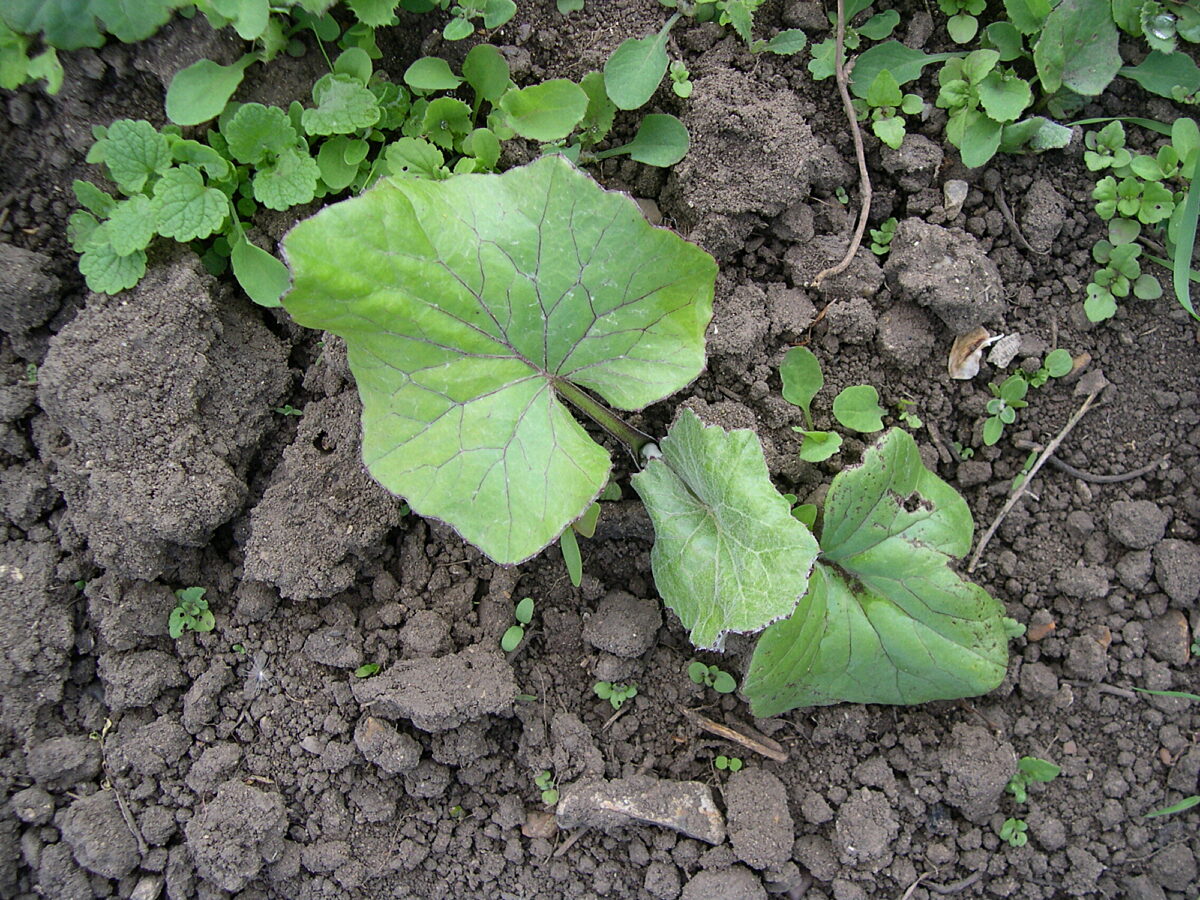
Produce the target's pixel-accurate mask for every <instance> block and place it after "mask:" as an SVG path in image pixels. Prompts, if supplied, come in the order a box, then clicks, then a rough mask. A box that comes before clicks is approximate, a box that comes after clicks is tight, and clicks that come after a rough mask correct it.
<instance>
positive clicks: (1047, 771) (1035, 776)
mask: <svg viewBox="0 0 1200 900" xmlns="http://www.w3.org/2000/svg"><path fill="white" fill-rule="evenodd" d="M1061 771H1062V769H1060V768H1059V767H1058V766H1056V765H1055V764H1054V763H1052V762H1050V761H1049V760H1045V759H1039V758H1038V757H1036V756H1022V757H1021V761H1020V762H1018V763H1017V773H1016V774H1015V775H1013V777H1012V778H1010V779H1009V780H1008V784H1006V785H1005V786H1004V789H1005V790H1006V791H1008V792H1009V793H1010V794H1012V795H1013V799H1014V800H1016V801H1017V802H1018V803H1025V802H1026V801H1027V800H1028V799H1029V793H1028V791H1027V790H1026V788H1028V787H1029V785H1030V784H1032V783H1033V782H1035V781H1036V782H1040V783H1042V784H1045V783H1048V782H1051V781H1053V780H1054V779H1055V778H1057V777H1058V773H1059V772H1061ZM1001 837H1003V835H1001ZM1015 846H1019V845H1015Z"/></svg>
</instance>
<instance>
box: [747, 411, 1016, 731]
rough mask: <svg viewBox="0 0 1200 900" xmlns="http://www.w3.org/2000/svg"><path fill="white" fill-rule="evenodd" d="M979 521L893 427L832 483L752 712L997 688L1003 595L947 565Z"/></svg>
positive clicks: (756, 683) (923, 698) (770, 644)
mask: <svg viewBox="0 0 1200 900" xmlns="http://www.w3.org/2000/svg"><path fill="white" fill-rule="evenodd" d="M972 533H973V523H972V521H971V514H970V511H969V510H968V508H967V505H966V503H965V502H964V501H963V499H962V497H960V496H959V495H958V493H957V492H956V491H955V490H954V489H953V488H952V487H950V486H949V485H948V484H946V483H945V482H944V481H942V480H941V479H940V478H938V477H937V476H936V475H934V474H933V473H932V472H930V471H929V470H928V469H926V468H925V466H924V464H923V463H922V462H921V456H920V453H919V452H918V450H917V444H916V442H915V441H914V440H913V439H912V436H911V435H909V434H908V433H907V432H905V431H903V430H902V429H898V428H896V429H892V430H891V431H889V432H888V433H887V434H885V435H884V436H883V437H882V438H881V439H880V440H879V441H877V442H876V443H875V445H874V446H872V447H871V448H870V449H868V450H867V452H866V454H865V455H864V457H863V464H862V465H861V466H859V467H857V468H855V469H847V470H845V471H843V472H841V473H840V474H839V475H838V476H837V477H836V478H834V480H833V484H832V485H831V486H830V488H829V494H828V499H827V500H826V504H825V514H824V527H823V530H822V533H821V552H822V560H821V562H819V563H818V564H817V566H816V567H815V568H814V570H813V574H812V578H811V581H810V585H811V587H810V589H809V592H808V594H806V595H805V597H804V598H803V599H802V600H801V601H800V604H799V606H798V607H797V609H796V612H795V614H794V615H793V616H792V617H791V618H790V619H788V620H786V621H784V622H779V623H776V624H775V625H772V626H771V627H770V628H768V629H767V631H766V632H764V633H763V635H762V637H761V638H760V639H759V642H758V646H757V648H756V649H755V651H754V657H753V658H752V660H751V663H750V670H749V672H748V673H747V676H746V679H745V681H744V682H743V684H742V689H743V691H745V693H746V696H747V697H748V698H749V699H750V702H751V709H752V710H753V712H754V714H755V715H756V716H770V715H775V714H777V713H780V712H783V711H785V710H788V709H794V708H796V707H800V706H814V705H823V704H829V703H837V702H842V701H846V702H853V703H903V704H912V703H924V702H927V701H929V700H939V699H951V698H957V697H969V696H975V695H977V694H982V693H986V692H987V691H990V690H992V689H993V688H995V687H996V686H997V685H998V684H999V683H1000V682H1001V680H1003V678H1004V672H1005V668H1006V666H1007V662H1008V649H1007V648H1008V635H1007V633H1006V630H1005V618H1004V607H1003V606H1002V605H1001V604H1000V603H999V602H998V601H997V600H995V599H993V598H992V597H990V596H989V595H988V594H987V592H986V591H984V590H983V588H981V587H979V586H978V585H974V584H971V583H970V582H967V581H963V580H962V579H960V578H959V577H958V575H956V574H955V573H954V571H953V570H951V569H950V567H949V565H948V564H949V563H950V561H951V560H952V559H955V558H958V557H961V556H963V555H964V554H965V553H966V552H967V550H969V549H970V546H971V538H972Z"/></svg>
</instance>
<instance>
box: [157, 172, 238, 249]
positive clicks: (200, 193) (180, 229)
mask: <svg viewBox="0 0 1200 900" xmlns="http://www.w3.org/2000/svg"><path fill="white" fill-rule="evenodd" d="M154 211H155V228H156V230H157V231H158V233H159V234H161V235H162V236H163V237H169V238H174V239H175V240H177V241H192V240H195V239H196V238H202V237H208V236H209V235H210V234H212V233H213V232H214V231H219V230H220V229H221V226H222V225H224V224H225V217H226V215H228V213H229V198H227V197H226V196H225V195H224V194H223V193H221V192H220V191H218V190H217V189H216V188H210V187H205V186H204V177H203V176H202V175H201V174H200V170H199V169H195V168H193V167H192V166H177V167H176V168H174V169H170V170H169V171H167V173H166V174H165V175H163V177H162V179H161V180H160V181H159V182H158V184H156V185H155V186H154Z"/></svg>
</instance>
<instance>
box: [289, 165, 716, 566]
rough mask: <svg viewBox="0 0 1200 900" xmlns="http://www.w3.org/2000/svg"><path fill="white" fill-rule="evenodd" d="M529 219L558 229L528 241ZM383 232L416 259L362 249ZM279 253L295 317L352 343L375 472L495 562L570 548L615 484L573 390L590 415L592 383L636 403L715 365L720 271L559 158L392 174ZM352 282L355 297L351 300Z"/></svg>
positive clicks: (607, 394)
mask: <svg viewBox="0 0 1200 900" xmlns="http://www.w3.org/2000/svg"><path fill="white" fill-rule="evenodd" d="M530 208H538V209H540V210H542V211H543V212H542V216H541V221H543V222H545V223H547V227H546V228H544V229H542V230H541V231H538V230H537V228H536V227H533V223H531V227H529V228H521V229H514V228H513V224H512V223H513V222H514V221H520V220H521V217H523V215H524V212H523V211H525V210H528V209H530ZM427 221H428V222H436V223H437V227H436V228H433V227H427V225H426V222H427ZM370 234H387V235H389V239H390V240H394V241H399V242H401V244H402V245H403V246H405V247H406V248H407V252H406V254H405V255H404V256H398V255H396V254H394V253H392V252H390V250H389V249H388V246H386V245H380V244H375V243H372V242H364V241H363V239H362V238H363V236H364V235H370ZM284 246H285V248H286V251H287V254H288V258H289V260H290V261H291V264H292V267H293V272H294V283H295V287H294V289H293V290H292V292H291V293H290V294H289V295H288V298H287V308H288V311H289V312H290V313H291V314H292V315H293V316H294V317H295V319H296V320H297V321H298V322H300V323H301V324H304V325H306V326H308V327H315V328H323V329H328V330H331V331H334V332H335V333H338V334H341V335H342V336H344V337H345V338H346V341H347V344H348V347H349V358H350V367H351V370H352V371H353V372H354V374H355V377H356V379H357V381H358V384H359V389H360V392H361V393H362V394H363V400H364V440H363V443H364V458H365V459H366V461H367V466H368V468H369V469H370V471H371V473H372V474H373V475H374V476H375V477H376V478H377V479H378V480H379V481H380V482H381V483H383V484H384V485H385V486H387V487H388V488H389V489H391V490H393V491H394V492H396V493H398V494H401V495H403V496H405V497H406V498H407V499H408V502H409V503H410V504H411V506H412V507H413V509H414V510H415V511H416V512H417V513H419V514H421V515H431V516H435V517H437V518H440V519H442V520H444V521H447V522H449V523H450V524H452V525H453V526H454V527H455V528H457V529H458V530H459V531H460V532H461V533H462V534H463V535H464V537H466V538H467V539H468V540H470V541H471V542H472V543H474V544H476V546H478V547H480V549H482V550H483V551H484V552H485V553H487V554H488V555H489V556H491V557H492V558H493V559H495V560H497V561H499V562H505V563H514V562H519V561H521V560H523V559H526V558H528V557H529V556H531V555H532V554H534V553H536V552H538V551H539V550H540V549H542V548H543V547H545V546H546V545H547V544H549V543H550V542H551V541H553V540H554V539H556V538H557V537H558V536H559V535H560V534H561V533H562V531H563V529H564V528H566V526H567V524H568V523H570V522H572V521H574V520H576V519H577V518H579V517H580V516H581V515H583V514H584V512H585V511H586V510H587V509H588V507H590V506H591V504H592V503H593V502H594V501H595V499H596V497H597V495H598V494H599V493H600V492H601V490H602V489H603V488H604V486H605V484H606V482H607V481H608V474H609V469H610V466H611V462H610V459H609V456H608V453H607V451H605V450H604V449H603V448H601V447H600V445H598V444H596V443H595V442H594V441H593V440H592V439H591V438H590V437H589V436H588V435H587V434H586V432H585V431H584V430H583V429H582V428H581V427H580V426H579V425H578V424H577V423H576V421H575V420H574V419H573V418H572V417H571V415H570V413H569V412H568V411H567V409H566V408H565V407H564V406H563V404H562V401H561V399H560V398H562V397H565V398H566V399H567V400H569V401H570V402H572V403H573V404H574V405H578V404H579V403H580V402H583V403H586V402H587V398H586V397H585V396H584V395H583V393H582V392H581V391H580V390H579V388H580V387H586V388H588V389H590V390H593V391H595V392H597V393H599V394H600V396H602V397H603V398H604V399H606V400H607V401H609V402H611V403H613V404H614V405H616V406H617V407H618V408H621V409H638V408H640V407H642V406H644V405H646V404H647V403H651V402H654V401H655V400H658V399H661V398H663V397H665V396H667V395H669V394H671V393H673V392H674V391H676V390H679V389H680V388H682V387H683V386H684V385H686V384H687V383H688V382H690V381H691V380H692V378H694V377H695V376H696V374H697V373H698V372H699V371H700V368H701V366H702V363H703V334H704V329H705V327H706V326H707V324H708V320H709V318H710V316H711V309H712V292H713V282H714V279H715V275H716V266H715V263H713V262H712V260H711V258H710V257H709V256H708V255H707V254H705V253H704V252H703V251H701V250H699V249H698V248H695V247H693V246H691V245H689V244H687V243H685V242H684V241H683V240H681V239H680V238H678V237H677V236H675V235H674V234H672V233H670V232H668V231H665V230H663V229H656V228H653V227H651V226H650V225H648V224H647V223H646V221H645V219H644V218H642V216H641V213H640V211H639V210H638V209H637V207H636V205H635V204H634V203H633V202H632V201H630V200H629V199H628V198H627V197H624V196H621V195H617V194H612V193H608V192H605V191H603V190H601V189H600V188H599V187H598V186H597V185H596V184H595V183H594V182H592V181H591V180H590V179H589V178H587V177H586V176H584V175H583V174H582V173H580V172H578V171H576V170H575V169H574V168H573V167H572V166H571V165H570V164H569V163H567V162H566V161H564V160H563V159H562V158H561V157H545V158H542V159H540V160H537V161H535V162H534V163H531V164H530V165H528V166H525V167H523V168H520V169H513V170H510V171H509V172H507V173H505V174H504V175H489V176H470V177H459V178H454V179H451V180H448V181H436V182H435V181H420V180H414V179H406V180H397V181H392V182H382V183H380V184H379V185H377V186H376V188H375V189H374V190H372V191H370V192H368V193H366V194H364V195H362V196H361V197H358V198H355V199H352V200H349V201H345V202H343V203H340V204H337V205H334V206H331V207H328V208H327V209H325V210H323V211H322V212H320V213H318V214H317V215H316V216H315V217H314V218H312V219H310V220H308V221H307V222H304V223H301V224H300V225H299V226H297V227H296V228H295V229H293V230H292V232H291V233H290V234H289V235H288V236H287V238H285V240H284ZM593 260H595V261H599V260H603V261H605V265H604V266H603V267H600V266H599V263H598V262H597V263H596V264H595V267H593V264H592V261H593ZM347 272H353V273H355V275H354V277H355V279H356V281H357V283H358V284H360V285H361V290H360V291H359V292H358V293H357V296H358V298H359V299H358V300H355V301H347V299H346V293H345V287H344V286H345V279H346V277H347ZM348 302H349V303H350V304H351V306H354V305H355V304H357V305H358V309H357V310H356V311H355V312H354V313H353V314H351V315H347V313H348V312H349V309H350V307H348V306H347V303H348ZM468 323H469V324H468ZM668 350H669V352H668ZM384 359H386V360H388V364H382V363H381V360H384ZM418 374H419V380H418V379H417V378H414V376H417V375H418ZM397 404H403V408H404V410H405V414H404V416H403V417H398V416H396V415H394V414H393V413H392V410H393V409H398V408H400V406H398V405H397ZM510 453H519V454H520V459H521V462H520V465H516V464H514V463H513V462H512V461H511V459H510V456H509V454H510ZM465 485H470V486H471V490H470V491H466V490H464V486H465ZM547 491H549V493H547ZM543 496H544V497H545V503H544V504H543V503H540V502H539V503H531V502H529V498H531V497H539V498H540V497H543Z"/></svg>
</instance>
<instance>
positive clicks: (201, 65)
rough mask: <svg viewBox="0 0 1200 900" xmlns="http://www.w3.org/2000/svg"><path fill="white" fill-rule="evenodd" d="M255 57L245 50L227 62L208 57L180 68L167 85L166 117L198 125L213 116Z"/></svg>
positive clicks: (217, 113)
mask: <svg viewBox="0 0 1200 900" xmlns="http://www.w3.org/2000/svg"><path fill="white" fill-rule="evenodd" d="M257 59H258V56H257V54H253V53H247V54H245V55H244V56H243V57H242V58H241V59H239V60H238V61H237V62H235V63H234V64H233V65H230V66H222V65H218V64H217V63H215V62H213V61H212V60H211V59H202V60H200V61H199V62H195V63H192V64H191V65H190V66H188V67H187V68H186V69H180V70H179V71H178V72H176V73H175V75H174V77H173V78H172V79H171V84H170V86H169V87H168V88H167V103H166V109H167V118H168V119H170V120H171V121H172V122H174V123H175V124H176V125H199V124H200V123H202V122H207V121H208V120H209V119H215V118H216V117H217V116H219V115H220V114H221V110H223V109H224V108H225V105H226V104H227V103H228V102H229V98H230V97H232V96H233V92H234V91H236V90H237V89H238V86H239V85H240V84H241V83H242V78H243V77H244V76H245V74H246V69H247V68H248V67H249V66H250V64H251V63H253V62H254V61H255V60H257Z"/></svg>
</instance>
